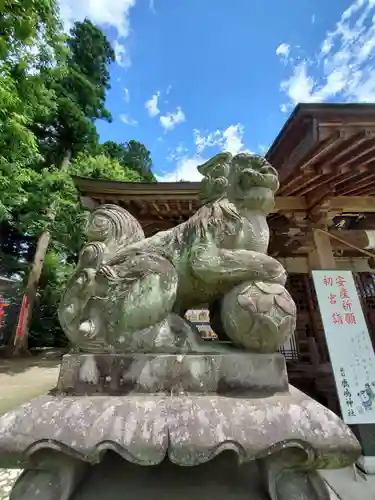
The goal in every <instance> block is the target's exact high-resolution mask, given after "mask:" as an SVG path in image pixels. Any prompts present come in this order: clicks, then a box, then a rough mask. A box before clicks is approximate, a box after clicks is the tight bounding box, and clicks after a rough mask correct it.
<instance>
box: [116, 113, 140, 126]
mask: <svg viewBox="0 0 375 500" xmlns="http://www.w3.org/2000/svg"><path fill="white" fill-rule="evenodd" d="M120 120H121V121H122V122H123V123H125V124H126V125H131V126H134V125H138V122H137V120H133V118H131V117H130V116H129V115H125V114H122V115H120Z"/></svg>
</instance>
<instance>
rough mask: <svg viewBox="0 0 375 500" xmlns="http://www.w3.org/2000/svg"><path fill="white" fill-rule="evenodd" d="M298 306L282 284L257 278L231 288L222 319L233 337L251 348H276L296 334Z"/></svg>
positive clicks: (248, 348) (224, 326) (224, 302)
mask: <svg viewBox="0 0 375 500" xmlns="http://www.w3.org/2000/svg"><path fill="white" fill-rule="evenodd" d="M296 315H297V311H296V306H295V303H294V301H293V299H292V297H291V296H290V294H289V292H288V291H287V290H286V289H285V288H284V287H283V286H282V285H278V284H271V283H265V282H258V281H254V282H251V283H242V284H241V285H238V286H236V287H235V288H233V290H231V291H230V292H228V293H227V294H226V295H225V296H224V299H223V301H222V305H221V314H220V316H221V323H222V327H223V329H224V331H225V333H226V335H227V336H228V337H229V339H230V340H231V341H232V342H233V343H234V344H235V345H237V346H239V347H242V348H245V349H246V350H247V351H251V352H261V353H271V352H276V351H277V350H278V349H279V348H280V347H281V346H282V345H283V344H284V343H285V342H286V341H287V340H288V338H289V337H290V336H291V335H292V334H293V332H294V330H295V327H296Z"/></svg>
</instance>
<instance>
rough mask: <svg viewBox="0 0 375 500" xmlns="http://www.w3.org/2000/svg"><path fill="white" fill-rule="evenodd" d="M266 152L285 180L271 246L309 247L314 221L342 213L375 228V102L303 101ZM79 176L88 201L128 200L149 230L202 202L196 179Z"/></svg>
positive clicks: (331, 220) (329, 220) (332, 221)
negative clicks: (129, 179)
mask: <svg viewBox="0 0 375 500" xmlns="http://www.w3.org/2000/svg"><path fill="white" fill-rule="evenodd" d="M266 157H267V159H268V160H269V161H270V163H271V164H272V165H273V166H274V167H275V168H276V169H277V170H278V172H279V175H280V181H281V186H280V190H279V191H278V193H277V197H276V206H275V210H274V212H273V213H272V214H271V215H270V217H269V225H270V228H271V233H272V235H273V236H272V239H271V248H272V247H273V246H274V247H277V248H281V247H284V246H285V248H288V250H287V252H288V253H289V254H290V253H295V252H297V253H298V252H299V251H302V252H304V247H305V242H306V237H307V234H308V232H309V231H308V229H309V228H310V229H311V227H312V226H314V227H319V226H320V227H323V226H324V227H328V228H329V227H335V226H336V225H337V221H341V219H342V217H345V218H346V219H347V218H348V217H349V218H350V217H353V218H352V220H353V221H355V224H360V227H361V229H375V175H374V174H375V104H299V105H298V106H297V107H296V108H295V110H294V111H293V112H292V114H291V115H290V117H289V118H288V120H287V122H286V123H285V125H284V127H283V128H282V130H281V131H280V133H279V135H278V136H277V138H276V139H275V141H274V142H273V144H272V146H271V147H270V149H269V151H268V152H267V154H266ZM74 182H75V185H76V187H77V189H78V190H79V192H80V194H81V200H82V203H83V205H84V206H85V207H86V208H89V209H92V208H93V207H94V206H96V205H98V204H104V203H115V204H119V205H122V206H123V207H124V208H126V209H127V210H129V212H130V213H132V214H133V215H134V216H135V217H136V218H137V219H138V220H139V221H140V222H141V224H142V226H143V227H144V229H145V232H146V234H148V235H149V234H152V233H154V232H156V231H158V230H162V229H168V228H170V227H173V226H175V225H176V224H179V223H180V222H183V221H184V220H186V219H187V218H189V217H190V216H191V215H192V214H193V213H194V212H195V211H196V210H197V208H198V207H199V205H200V202H199V183H197V182H160V183H131V182H119V181H105V180H100V179H85V178H80V177H75V178H74ZM341 222H342V221H341ZM341 227H342V226H341ZM351 227H353V225H352V224H351ZM272 241H273V244H272ZM291 243H292V244H291ZM288 245H289V246H288Z"/></svg>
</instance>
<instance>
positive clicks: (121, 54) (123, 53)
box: [113, 40, 131, 68]
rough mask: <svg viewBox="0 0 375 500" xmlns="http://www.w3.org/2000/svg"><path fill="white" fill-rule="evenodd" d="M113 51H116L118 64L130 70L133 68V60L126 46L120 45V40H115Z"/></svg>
mask: <svg viewBox="0 0 375 500" xmlns="http://www.w3.org/2000/svg"><path fill="white" fill-rule="evenodd" d="M113 50H114V51H115V58H116V62H117V64H118V65H119V66H122V67H123V68H129V67H130V66H131V60H130V55H129V52H128V50H127V49H126V47H125V45H124V44H122V43H120V42H119V41H118V40H115V41H114V42H113Z"/></svg>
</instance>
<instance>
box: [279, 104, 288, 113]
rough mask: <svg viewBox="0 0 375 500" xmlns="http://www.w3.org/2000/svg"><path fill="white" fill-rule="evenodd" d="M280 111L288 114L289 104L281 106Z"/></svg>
mask: <svg viewBox="0 0 375 500" xmlns="http://www.w3.org/2000/svg"><path fill="white" fill-rule="evenodd" d="M280 110H281V112H282V113H287V112H288V111H289V106H288V105H287V104H285V103H284V104H281V106H280Z"/></svg>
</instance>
